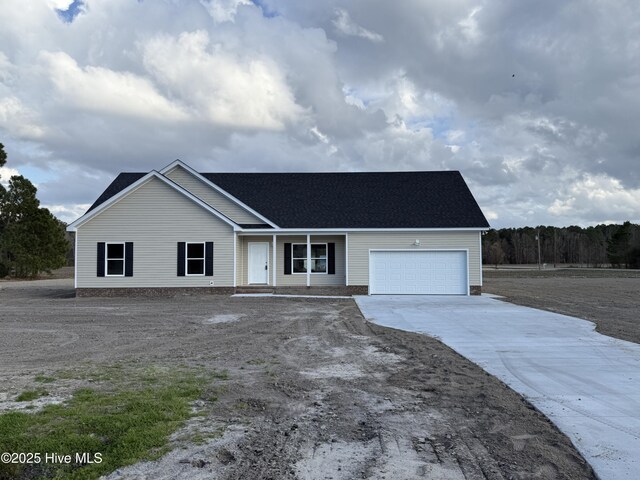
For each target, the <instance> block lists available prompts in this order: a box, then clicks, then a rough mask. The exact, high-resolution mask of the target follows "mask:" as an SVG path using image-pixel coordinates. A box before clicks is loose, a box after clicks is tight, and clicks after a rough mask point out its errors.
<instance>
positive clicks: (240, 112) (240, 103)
mask: <svg viewBox="0 0 640 480" xmlns="http://www.w3.org/2000/svg"><path fill="white" fill-rule="evenodd" d="M143 57H144V65H145V67H146V68H147V69H148V71H149V72H150V74H151V75H153V77H154V78H155V79H157V81H158V82H160V83H161V84H162V85H164V86H165V87H166V88H167V89H168V90H169V91H170V92H171V93H172V94H173V95H174V96H176V97H179V98H181V99H182V100H183V101H184V102H185V103H188V104H189V105H190V107H191V108H192V109H193V110H196V111H198V112H199V114H200V115H201V116H202V117H203V118H204V119H206V120H207V121H210V122H212V123H214V124H220V125H223V126H227V127H239V128H258V129H267V130H282V129H284V128H285V125H286V124H287V123H289V122H293V121H294V120H296V119H297V118H298V117H299V116H300V115H302V114H303V113H304V111H303V109H302V108H301V107H300V106H299V105H297V104H296V101H295V97H294V95H293V93H292V92H291V90H290V89H289V87H288V85H287V82H286V79H285V77H284V75H283V74H282V72H281V71H280V69H279V68H278V65H277V64H276V63H275V62H273V61H272V60H270V59H269V58H268V57H263V56H260V55H255V54H253V53H250V52H247V54H243V55H238V54H236V53H234V52H230V51H227V50H226V49H225V48H224V47H223V46H222V45H220V44H217V45H211V44H210V42H209V35H208V34H207V32H205V31H202V30H199V31H196V32H189V33H182V34H181V35H180V36H178V37H177V38H176V37H172V36H167V35H160V36H156V37H154V38H153V39H151V40H149V41H147V42H146V43H145V44H144V45H143Z"/></svg>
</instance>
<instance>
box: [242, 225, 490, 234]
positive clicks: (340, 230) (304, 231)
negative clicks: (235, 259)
mask: <svg viewBox="0 0 640 480" xmlns="http://www.w3.org/2000/svg"><path fill="white" fill-rule="evenodd" d="M483 230H484V228H479V227H478V228H476V227H472V228H276V229H270V228H251V229H250V228H247V229H243V230H241V232H242V233H240V235H252V234H254V233H256V234H270V235H273V234H274V233H287V234H300V235H306V234H307V233H308V232H311V233H322V234H329V233H335V234H344V233H345V232H372V233H374V232H380V233H386V232H481V231H483Z"/></svg>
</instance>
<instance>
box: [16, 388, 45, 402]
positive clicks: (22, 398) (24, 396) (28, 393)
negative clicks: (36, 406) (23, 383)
mask: <svg viewBox="0 0 640 480" xmlns="http://www.w3.org/2000/svg"><path fill="white" fill-rule="evenodd" d="M47 395H49V392H47V391H46V390H42V389H38V390H25V391H24V392H22V393H21V394H20V395H18V396H17V397H16V402H30V401H31V400H35V399H37V398H40V397H46V396H47Z"/></svg>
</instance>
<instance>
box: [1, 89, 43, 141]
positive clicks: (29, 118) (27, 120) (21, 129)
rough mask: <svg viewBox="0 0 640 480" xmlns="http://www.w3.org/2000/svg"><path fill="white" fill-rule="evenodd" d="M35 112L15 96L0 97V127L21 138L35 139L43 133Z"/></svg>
mask: <svg viewBox="0 0 640 480" xmlns="http://www.w3.org/2000/svg"><path fill="white" fill-rule="evenodd" d="M35 117H36V114H35V113H34V112H33V111H31V110H30V109H29V108H27V107H25V106H24V105H23V103H22V102H21V101H20V100H19V99H18V98H16V97H5V98H0V128H3V129H5V130H6V131H7V132H9V134H11V135H13V136H15V137H18V138H23V139H31V140H37V139H38V138H40V137H42V135H43V134H44V128H43V127H41V126H40V125H38V122H37V120H36V118H35Z"/></svg>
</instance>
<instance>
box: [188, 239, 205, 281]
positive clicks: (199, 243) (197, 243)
mask: <svg viewBox="0 0 640 480" xmlns="http://www.w3.org/2000/svg"><path fill="white" fill-rule="evenodd" d="M189 245H202V254H203V255H204V256H203V257H190V256H189ZM189 260H202V273H189ZM206 273H207V244H206V242H184V275H185V277H204V276H205V274H206Z"/></svg>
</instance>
